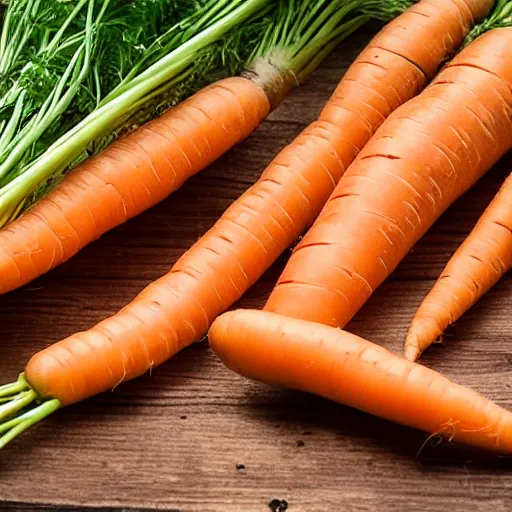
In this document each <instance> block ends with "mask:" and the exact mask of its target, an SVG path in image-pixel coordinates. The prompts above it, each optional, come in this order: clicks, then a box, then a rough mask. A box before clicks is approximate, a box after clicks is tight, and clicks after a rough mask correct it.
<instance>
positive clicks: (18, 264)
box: [0, 77, 270, 293]
mask: <svg viewBox="0 0 512 512" xmlns="http://www.w3.org/2000/svg"><path fill="white" fill-rule="evenodd" d="M269 112H270V103H269V99H268V97H267V95H266V94H265V93H264V91H263V90H262V89H261V87H259V86H258V85H257V84H255V83H254V82H253V81H251V80H248V79H245V78H242V77H234V78H226V79H224V80H222V81H220V82H217V83H215V84H213V85H211V86H209V87H206V88H205V89H203V90H202V91H200V92H199V93H197V94H195V95H194V96H192V97H191V98H189V99H188V100H186V101H184V102H183V103H182V104H180V105H178V106H177V107H176V108H174V109H171V110H169V111H167V112H166V113H165V114H163V115H162V116H161V117H160V118H158V119H155V120H153V121H151V122H149V123H147V124H146V125H143V126H142V127H141V128H139V129H138V130H136V131H134V132H132V133H131V134H129V135H127V136H126V137H124V138H122V139H120V140H118V141H116V142H114V143H113V144H112V145H111V146H110V147H109V148H108V149H106V150H105V151H103V152H101V153H99V154H98V155H96V156H94V157H92V158H91V159H89V160H87V161H85V162H84V163H83V164H81V165H80V166H79V167H78V168H77V169H76V170H75V171H74V172H72V173H71V174H70V175H69V176H68V177H67V178H66V179H65V180H64V181H63V182H62V183H61V184H60V185H59V186H58V187H57V188H56V189H55V190H54V191H53V192H51V193H50V194H49V195H48V196H46V197H44V198H43V199H42V200H41V201H40V202H39V203H37V205H36V206H34V207H33V208H32V209H31V210H29V211H28V212H27V213H26V214H25V215H24V216H23V217H22V218H21V219H19V220H18V221H16V222H14V223H13V224H11V225H10V226H8V227H7V228H6V229H4V230H3V231H1V232H0V255H1V256H0V269H1V270H0V273H1V275H2V279H1V280H0V292H2V293H5V292H7V291H10V290H13V289H15V288H17V287H19V286H21V285H23V284H25V283H27V282H29V281H31V280H32V279H35V278H36V277H38V276H40V275H42V274H44V273H46V272H47V271H49V270H50V269H52V268H54V267H55V266H57V265H59V264H60V263H62V262H64V261H66V260H68V259H69V258H70V257H71V256H73V255H74V254H76V253H77V252H78V251H79V250H80V249H82V248H83V247H84V246H86V245H87V244H89V243H90V242H92V241H93V240H95V239H97V238H98V237H99V236H100V235H101V234H103V233H105V232H107V231H109V230H110V229H112V228H113V227H115V226H118V225H119V224H122V223H123V222H125V221H127V220H128V219H130V218H132V217H134V216H136V215H138V214H139V213H141V212H142V211H144V210H145V209H147V208H149V207H150V206H152V205H154V204H156V203H158V202H160V201H162V200H163V199H164V198H165V197H167V196H168V195H169V194H170V193H172V192H173V191H175V190H177V189H178V188H179V187H180V186H181V185H182V184H183V183H184V181H185V180H186V179H188V178H189V177H190V176H192V175H194V174H195V173H196V172H198V171H199V170H201V169H203V168H204V167H206V166H207V165H208V164H210V163H211V162H213V161H214V160H216V159H217V158H218V157H219V156H221V155H222V154H223V153H224V152H226V151H227V150H228V149H230V148H231V147H232V146H233V145H234V144H236V143H237V142H240V141H241V140H243V139H244V138H246V137H247V136H248V135H249V134H250V133H251V132H252V131H253V130H254V129H255V128H256V126H258V124H259V123H260V122H261V121H262V119H264V118H265V117H266V116H267V115H268V113H269ZM228 127H229V128H228Z"/></svg>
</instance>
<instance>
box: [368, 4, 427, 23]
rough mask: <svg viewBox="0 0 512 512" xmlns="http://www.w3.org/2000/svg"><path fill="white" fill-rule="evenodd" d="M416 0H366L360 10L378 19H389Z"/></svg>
mask: <svg viewBox="0 0 512 512" xmlns="http://www.w3.org/2000/svg"><path fill="white" fill-rule="evenodd" d="M417 1H418V0H366V1H365V2H364V5H363V7H362V8H361V12H362V13H363V14H366V15H367V16H370V18H373V19H376V20H379V21H386V22H387V21H390V20H392V19H393V18H396V17H397V16H399V15H400V14H402V13H403V12H404V11H405V10H407V9H409V7H411V5H413V4H415V3H416V2H417Z"/></svg>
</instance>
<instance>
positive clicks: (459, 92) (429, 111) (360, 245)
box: [266, 28, 512, 327]
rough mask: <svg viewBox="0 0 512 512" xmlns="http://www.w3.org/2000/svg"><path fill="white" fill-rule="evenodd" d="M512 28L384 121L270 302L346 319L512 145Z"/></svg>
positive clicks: (470, 50)
mask: <svg viewBox="0 0 512 512" xmlns="http://www.w3.org/2000/svg"><path fill="white" fill-rule="evenodd" d="M511 44H512V29H510V28H502V29H496V30H493V31H491V32H488V33H487V34H485V35H484V36H482V37H481V38H480V39H478V40H476V41H475V42H474V43H472V44H470V45H469V46H468V47H467V48H466V49H464V50H463V51H462V52H461V53H460V54H459V55H458V56H457V57H456V58H455V59H454V60H453V61H452V62H450V63H449V64H448V65H447V66H446V67H445V68H444V70H443V71H442V72H441V73H440V74H439V75H438V77H437V78H436V79H435V80H434V82H433V83H432V84H431V85H430V86H429V87H428V88H427V89H426V90H425V91H424V92H423V93H421V94H420V95H419V96H417V97H416V98H414V99H412V100H411V101H409V102H408V103H406V104H405V105H403V106H402V107H400V108H399V109H397V110H396V111H395V112H394V113H393V114H392V115H391V116H390V117H389V118H388V119H387V121H386V122H385V123H384V124H383V125H382V126H381V127H380V129H379V130H378V131H377V133H376V134H375V136H374V137H373V138H372V140H370V142H369V143H368V144H367V145H366V146H365V148H364V149H363V151H362V152H361V153H360V154H359V155H358V157H357V159H356V160H355V161H354V163H353V164H352V166H351V167H350V169H349V170H348V171H347V173H346V174H345V175H344V177H343V178H342V179H341V180H340V182H339V184H338V186H337V188H336V190H335V191H334V193H333V194H332V195H331V197H330V199H329V201H328V202H327V204H326V206H325V208H324V209H323V211H322V213H321V214H320V216H319V217H318V219H317V220H316V222H315V224H314V225H313V226H312V228H311V229H310V230H309V232H308V233H307V235H306V236H305V237H304V238H303V240H302V241H301V243H300V244H299V245H298V246H297V247H296V249H295V251H294V253H293V254H292V256H291V258H290V260H289V262H288V265H287V267H286V268H285V270H284V272H283V274H282V275H281V277H280V279H279V281H278V284H277V286H276V287H275V289H274V290H273V292H272V294H271V296H270V298H269V300H268V303H267V305H266V309H267V310H269V311H274V312H277V313H281V314H284V315H288V316H293V317H297V318H302V319H305V320H312V321H316V322H320V323H325V324H327V325H332V326H336V327H343V326H344V325H346V324H347V322H348V321H349V320H350V319H351V318H352V317H353V315H354V314H355V313H356V312H357V310H358V309H359V308H360V307H361V306H362V305H363V304H364V303H365V301H366V300H367V299H368V298H369V297H370V295H371V294H372V293H373V291H374V290H375V289H376V288H377V287H378V286H379V285H380V284H381V283H382V282H383V281H384V280H385V279H386V277H387V276H388V275H389V274H390V273H391V272H392V271H393V270H394V269H395V267H396V266H397V265H398V263H399V262H400V261H401V259H402V258H403V257H404V256H405V255H406V254H407V252H408V251H409V250H410V249H411V247H412V246H413V245H414V244H415V243H416V242H417V241H418V239H419V238H420V237H421V236H422V235H423V234H424V233H425V232H426V231H427V229H428V228H429V227H430V226H431V225H432V224H433V222H434V221H435V220H436V219H437V218H438V217H439V216H440V215H441V213H442V212H444V211H445V210H446V208H447V207H448V206H449V205H450V204H452V203H453V202H454V201H455V199H457V198H458V197H459V196H460V195H461V194H463V193H464V192H465V191H466V190H468V188H469V187H470V186H472V185H473V184H474V183H475V182H476V181H477V180H478V179H479V178H480V177H481V176H482V175H483V174H484V173H485V172H486V171H487V170H488V169H489V168H490V167H491V166H492V165H493V164H494V163H495V162H496V161H497V160H498V159H499V158H500V157H501V156H502V155H503V154H504V153H505V152H506V151H508V150H509V149H510V147H511V143H512V136H511V134H512V92H511V86H512V68H511V67H510V65H509V64H510V63H509V48H510V45H511Z"/></svg>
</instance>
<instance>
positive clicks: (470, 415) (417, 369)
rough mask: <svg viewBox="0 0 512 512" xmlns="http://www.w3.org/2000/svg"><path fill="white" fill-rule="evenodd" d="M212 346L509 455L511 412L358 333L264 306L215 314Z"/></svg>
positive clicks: (247, 371)
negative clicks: (269, 310)
mask: <svg viewBox="0 0 512 512" xmlns="http://www.w3.org/2000/svg"><path fill="white" fill-rule="evenodd" d="M209 340H210V345H211V347H212V348H213V350H214V351H215V352H216V353H217V355H218V356H219V357H220V359H221V360H222V361H223V362H224V363H225V364H226V366H228V367H229V368H230V369H231V370H233V371H235V372H237V373H239V374H241V375H243V376H245V377H249V378H251V379H254V380H258V381H262V382H266V383H268V384H271V385H274V386H284V387H289V388H292V389H297V390H300V391H306V392H310V393H314V394H316V395H320V396H322V397H324V398H328V399H330V400H333V401H335V402H339V403H341V404H344V405H348V406H350V407H354V408H356V409H360V410H362V411H365V412H368V413H371V414H374V415H376V416H379V417H381V418H384V419H387V420H391V421H394V422H396V423H400V424H402V425H406V426H409V427H413V428H417V429H419V430H423V431H425V432H428V433H430V434H440V435H442V436H444V437H446V438H448V439H450V440H454V441H458V442H461V443H466V444H470V445H474V446H478V447H481V448H486V449H490V450H496V451H499V452H508V453H511V452H512V414H511V413H510V412H508V411H506V410H505V409H502V408H501V407H499V406H498V405H496V404H495V403H493V402H491V401H489V400H488V399H487V398H484V397H483V396H481V395H479V394H478V393H476V392H474V391H472V390H470V389H467V388H464V387H462V386H459V385H457V384H454V383H453V382H451V381H450V380H448V379H447V378H446V377H444V376H442V375H440V374H439V373H437V372H435V371H433V370H430V369H428V368H425V367H424V366H422V365H419V364H417V363H413V362H410V361H407V360H406V359H404V358H402V357H400V356H398V355H395V354H393V353H391V352H389V351H388V350H386V349H384V348H383V347H380V346H378V345H375V344H373V343H371V342H369V341H366V340H364V339H362V338H359V337H358V336H355V335H353V334H350V333H348V332H346V331H341V330H339V329H335V328H332V327H329V326H325V325H321V324H317V323H314V322H308V321H305V320H297V319H292V318H289V317H285V316H282V315H278V314H276V313H270V312H265V311H251V310H238V311H232V312H229V313H225V314H224V315H222V316H220V317H219V318H217V320H216V321H215V322H214V324H213V325H212V328H211V330H210V333H209Z"/></svg>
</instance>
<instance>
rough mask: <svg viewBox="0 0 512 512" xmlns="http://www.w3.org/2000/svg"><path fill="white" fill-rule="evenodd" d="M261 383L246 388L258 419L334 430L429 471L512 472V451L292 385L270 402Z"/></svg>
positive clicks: (357, 446) (346, 440)
mask: <svg viewBox="0 0 512 512" xmlns="http://www.w3.org/2000/svg"><path fill="white" fill-rule="evenodd" d="M260 387H261V386H260V385H259V384H255V386H254V389H249V390H248V391H247V392H246V395H247V403H248V414H249V415H250V416H252V417H255V418H256V419H257V420H258V421H260V422H261V421H263V422H267V423H268V424H269V425H272V426H273V427H276V426H277V425H279V426H280V428H285V429H290V430H294V429H295V430H296V429H297V427H298V426H300V430H301V431H303V432H305V433H306V434H311V433H312V432H314V433H317V434H319V433H323V434H325V433H328V434H329V435H332V433H335V436H336V438H337V439H339V440H340V441H342V442H340V449H343V448H344V447H345V446H346V445H347V444H349V445H350V447H351V449H354V450H358V451H359V450H361V451H363V450H366V449H368V450H370V451H371V452H374V453H375V452H379V453H387V452H389V453H390V454H393V455H397V456H398V457H399V458H409V459H411V460H416V462H417V463H418V464H419V465H421V467H422V470H423V471H427V472H428V471H429V470H432V471H434V472H436V471H437V470H438V469H439V467H458V468H463V469H465V470H467V469H468V468H469V467H471V468H474V469H478V470H479V472H484V473H485V472H489V473H493V472H496V470H500V472H502V473H503V472H506V473H508V472H511V473H512V456H501V455H495V454H490V453H489V452H486V451H483V450H478V449H474V448H472V447H466V446H464V445H458V444H454V443H448V442H447V441H445V440H444V439H442V438H441V437H440V436H431V437H428V436H427V435H426V434H425V433H423V432H421V431H418V430H415V429H411V428H407V427H403V426H401V425H397V424H394V423H392V422H389V421H386V420H382V419H380V418H377V417H375V416H372V415H370V414H366V413H363V412H360V411H358V410H356V409H352V408H349V407H345V406H342V405H339V404H336V403H333V402H331V401H329V400H325V399H323V398H319V397H316V396H313V395H309V394H306V393H300V392H296V391H292V390H274V391H273V392H272V393H271V394H266V395H265V396H266V398H267V403H266V404H265V405H262V404H259V403H258V404H251V402H255V401H256V402H259V401H260V400H259V398H258V395H260V393H261V389H258V388H260Z"/></svg>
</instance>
